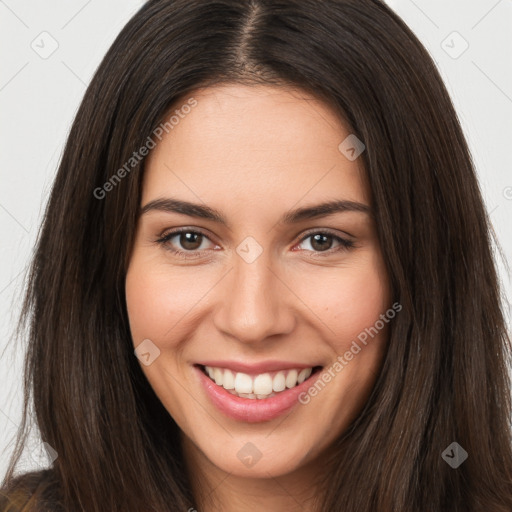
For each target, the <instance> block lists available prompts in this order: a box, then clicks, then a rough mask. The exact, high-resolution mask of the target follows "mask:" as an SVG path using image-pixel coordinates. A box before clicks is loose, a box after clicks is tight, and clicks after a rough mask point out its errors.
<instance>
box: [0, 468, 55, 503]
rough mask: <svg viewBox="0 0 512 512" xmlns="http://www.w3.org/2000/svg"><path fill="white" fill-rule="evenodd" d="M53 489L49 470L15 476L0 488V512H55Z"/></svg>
mask: <svg viewBox="0 0 512 512" xmlns="http://www.w3.org/2000/svg"><path fill="white" fill-rule="evenodd" d="M55 489H56V478H55V473H54V471H53V470H51V469H45V470H41V471H31V472H29V473H23V474H21V475H17V476H15V477H14V478H12V479H11V480H9V481H7V483H4V487H2V488H0V512H54V511H55V512H57V511H58V510H61V509H60V508H59V507H58V500H57V495H56V493H55Z"/></svg>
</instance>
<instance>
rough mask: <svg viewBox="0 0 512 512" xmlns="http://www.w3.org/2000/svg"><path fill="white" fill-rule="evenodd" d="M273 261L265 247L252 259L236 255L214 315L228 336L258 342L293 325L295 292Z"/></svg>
mask: <svg viewBox="0 0 512 512" xmlns="http://www.w3.org/2000/svg"><path fill="white" fill-rule="evenodd" d="M270 264H271V262H270V261H269V258H268V257H267V255H266V252H265V251H263V253H262V254H261V255H260V256H259V257H258V258H257V259H256V260H255V261H253V262H251V263H248V262H246V261H245V260H244V259H243V258H241V257H239V256H238V255H237V254H235V255H234V256H233V267H232V269H231V271H230V272H229V273H228V275H227V276H226V277H225V279H223V280H222V281H223V284H222V286H221V287H220V289H219V290H218V293H219V294H220V295H219V296H218V299H219V300H218V307H217V308H216V312H215V315H214V324H215V326H216V328H217V329H218V330H219V331H220V332H222V333H223V334H224V335H225V336H229V337H231V338H236V339H237V340H238V341H239V342H243V343H248V344H258V343H261V342H264V341H265V340H266V339H267V338H269V337H271V336H276V335H284V334H288V333H290V332H291V331H292V330H293V329H294V326H295V315H294V308H293V297H294V294H293V293H292V292H291V291H290V289H289V288H288V286H289V285H288V283H285V282H284V281H283V280H282V279H281V278H280V276H278V274H277V272H276V271H275V270H273V268H272V267H271V265H270ZM287 285H288V286H287ZM274 339H275V338H274Z"/></svg>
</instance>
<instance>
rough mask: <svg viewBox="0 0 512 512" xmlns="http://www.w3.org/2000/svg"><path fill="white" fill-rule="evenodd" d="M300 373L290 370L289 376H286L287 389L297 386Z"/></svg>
mask: <svg viewBox="0 0 512 512" xmlns="http://www.w3.org/2000/svg"><path fill="white" fill-rule="evenodd" d="M298 374H299V372H298V371H297V370H290V371H289V372H288V375H287V376H286V381H285V382H286V387H287V388H293V387H295V385H296V384H297V375H298Z"/></svg>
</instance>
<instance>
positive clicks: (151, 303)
mask: <svg viewBox="0 0 512 512" xmlns="http://www.w3.org/2000/svg"><path fill="white" fill-rule="evenodd" d="M207 290H208V283H205V282H204V281H202V280H201V279H198V278H197V275H195V274H194V271H193V269H192V270H191V271H190V272H171V271H170V269H169V267H168V266H166V265H162V264H161V263H159V264H155V263H154V262H152V261H151V260H146V259H145V258H143V257H141V256H138V255H137V254H134V256H133V258H132V261H131V263H130V267H129V269H128V273H127V276H126V305H127V310H128V317H129V322H130V329H131V332H132V337H133V340H134V343H135V344H136V343H138V342H140V341H141V340H143V339H145V338H149V339H151V340H153V341H155V342H157V343H158V345H159V346H160V347H164V346H168V345H169V344H170V343H171V344H172V341H173V340H179V339H180V336H179V335H180V333H181V332H182V331H183V329H184V328H185V326H186V324H187V323H189V321H190V318H191V317H193V315H194V305H196V304H197V303H198V302H199V300H200V299H201V297H202V296H203V295H204V294H205V293H206V291H207ZM171 331H172V334H173V335H172V336H170V333H171Z"/></svg>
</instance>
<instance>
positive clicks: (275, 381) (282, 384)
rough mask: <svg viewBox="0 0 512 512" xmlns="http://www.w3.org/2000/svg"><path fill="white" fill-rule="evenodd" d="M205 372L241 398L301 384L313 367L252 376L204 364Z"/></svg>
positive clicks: (272, 392) (260, 396)
mask: <svg viewBox="0 0 512 512" xmlns="http://www.w3.org/2000/svg"><path fill="white" fill-rule="evenodd" d="M205 370H206V373H207V374H208V375H209V376H210V378H211V379H212V380H213V381H215V384H217V385H218V386H222V387H223V388H224V389H226V390H228V391H229V392H230V393H232V394H234V395H238V396H241V397H243V398H251V399H255V398H258V399H264V398H269V397H271V396H274V395H275V394H276V393H279V392H281V391H284V390H285V389H286V388H288V389H290V388H293V387H295V386H297V385H298V384H302V383H303V382H304V381H305V380H306V379H307V378H308V377H309V376H310V375H311V373H312V371H313V368H304V369H302V370H298V369H293V370H281V371H279V372H277V373H275V374H274V377H273V378H272V376H271V374H270V373H262V374H260V375H256V376H255V377H254V378H253V377H251V376H250V375H247V374H246V373H241V372H239V373H235V372H232V371H231V370H228V369H224V368H217V367H212V366H205Z"/></svg>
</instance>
